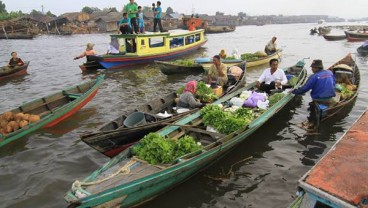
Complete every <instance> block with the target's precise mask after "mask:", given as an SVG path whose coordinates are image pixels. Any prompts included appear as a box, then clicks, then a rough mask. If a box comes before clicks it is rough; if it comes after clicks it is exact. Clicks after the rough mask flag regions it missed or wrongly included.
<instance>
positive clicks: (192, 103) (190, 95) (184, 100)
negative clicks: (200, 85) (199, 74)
mask: <svg viewBox="0 0 368 208" xmlns="http://www.w3.org/2000/svg"><path fill="white" fill-rule="evenodd" d="M196 91H197V82H196V81H190V82H188V83H186V84H185V88H184V91H183V94H181V95H180V97H179V102H178V108H197V107H202V106H204V105H205V104H204V103H201V102H198V101H196V99H195V97H194V96H195V94H196Z"/></svg>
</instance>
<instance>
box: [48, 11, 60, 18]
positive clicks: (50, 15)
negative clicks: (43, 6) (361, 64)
mask: <svg viewBox="0 0 368 208" xmlns="http://www.w3.org/2000/svg"><path fill="white" fill-rule="evenodd" d="M46 15H47V16H49V17H57V16H56V15H54V14H53V13H51V12H50V11H48V12H47V13H46Z"/></svg>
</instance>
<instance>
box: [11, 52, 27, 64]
mask: <svg viewBox="0 0 368 208" xmlns="http://www.w3.org/2000/svg"><path fill="white" fill-rule="evenodd" d="M10 55H11V59H10V60H9V66H11V67H14V66H23V65H24V62H23V61H22V59H21V58H18V54H17V52H11V53H10Z"/></svg>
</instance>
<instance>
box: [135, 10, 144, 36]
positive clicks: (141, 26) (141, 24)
mask: <svg viewBox="0 0 368 208" xmlns="http://www.w3.org/2000/svg"><path fill="white" fill-rule="evenodd" d="M137 18H138V27H139V33H142V34H144V19H143V18H144V16H143V10H142V7H141V6H139V7H138V13H137Z"/></svg>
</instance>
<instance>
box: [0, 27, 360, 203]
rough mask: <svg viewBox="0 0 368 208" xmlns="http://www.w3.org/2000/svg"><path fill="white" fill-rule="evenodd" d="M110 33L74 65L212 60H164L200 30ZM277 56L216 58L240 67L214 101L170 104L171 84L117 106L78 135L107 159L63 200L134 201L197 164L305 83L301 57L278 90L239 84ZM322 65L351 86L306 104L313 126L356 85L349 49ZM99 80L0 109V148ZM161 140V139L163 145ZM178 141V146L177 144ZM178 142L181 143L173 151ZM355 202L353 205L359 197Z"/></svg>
mask: <svg viewBox="0 0 368 208" xmlns="http://www.w3.org/2000/svg"><path fill="white" fill-rule="evenodd" d="M111 38H115V39H117V40H118V43H119V52H120V53H119V54H106V55H94V56H92V57H90V58H91V59H89V60H90V61H89V62H87V63H86V64H84V65H83V66H81V69H82V70H96V68H107V69H116V68H122V67H126V66H131V65H136V64H144V63H151V62H156V64H158V65H159V66H160V69H161V71H162V72H163V73H165V74H167V75H171V74H177V73H205V71H206V70H207V69H208V68H209V65H210V64H212V59H211V58H197V59H195V60H193V62H190V64H188V63H189V62H187V63H186V64H183V63H181V64H178V63H175V62H171V63H170V62H166V60H169V59H176V58H178V57H181V56H182V55H185V54H188V53H191V52H193V51H194V50H197V49H198V48H199V47H201V46H202V45H204V44H205V43H206V42H207V38H206V37H205V36H204V31H203V30H202V29H200V30H195V31H182V30H180V31H176V32H163V33H146V34H123V35H111ZM281 55H282V51H281V50H277V51H276V52H274V53H273V54H270V55H265V56H262V57H253V58H252V59H247V58H246V57H249V56H245V55H244V56H240V57H231V58H228V59H223V60H222V62H224V63H226V64H227V65H228V66H229V67H230V66H238V67H239V68H240V69H242V73H241V75H240V76H239V77H237V78H234V79H233V80H232V81H231V82H229V83H228V84H226V85H225V86H224V89H223V93H220V96H219V98H218V99H217V100H215V101H213V102H212V103H210V104H208V105H207V106H206V107H204V108H202V109H199V108H194V109H186V110H183V109H179V108H177V107H176V102H175V98H177V96H178V94H179V92H177V91H176V90H173V92H172V93H170V94H168V95H166V96H163V97H161V98H157V99H156V100H152V101H150V102H148V103H146V104H143V105H141V106H138V107H136V108H134V109H127V110H125V111H124V112H122V113H121V115H120V116H119V117H117V118H116V119H114V120H112V121H110V122H108V123H106V124H104V125H103V126H102V127H101V128H100V129H98V130H96V131H95V132H90V133H86V134H83V135H81V139H82V141H84V142H85V143H86V144H88V145H90V146H91V147H92V148H94V149H96V150H97V151H99V152H101V153H102V154H104V155H106V156H108V157H111V160H110V161H109V162H107V163H106V164H105V165H103V166H102V167H101V168H100V169H98V170H96V171H94V172H93V173H91V175H89V176H87V177H86V178H84V179H82V180H76V181H74V183H73V184H72V186H71V189H70V190H69V191H68V192H67V194H66V195H65V200H66V201H67V202H68V203H70V204H71V205H72V206H73V207H116V206H120V207H129V206H136V205H139V204H141V203H144V202H146V201H148V200H150V199H152V198H154V197H156V196H158V195H160V194H162V193H164V192H165V191H167V190H169V189H171V188H173V187H174V186H175V185H177V184H179V183H182V182H183V181H185V180H186V179H188V178H189V177H191V176H193V175H194V174H196V173H198V171H199V170H203V169H204V168H205V167H207V166H208V165H209V164H211V163H213V162H214V161H215V160H217V159H218V158H220V157H222V156H223V155H224V153H226V152H228V151H230V150H231V149H232V148H234V147H235V146H237V145H238V144H240V143H241V142H242V141H244V140H245V139H246V138H247V137H248V136H250V135H251V134H252V133H253V132H255V131H256V130H257V129H259V128H260V127H261V126H262V125H263V124H265V123H266V122H267V121H268V120H269V119H270V118H271V117H273V116H274V115H275V114H277V113H278V112H279V111H281V110H282V109H283V108H284V107H285V106H286V105H287V104H288V103H289V102H290V101H291V100H292V99H293V98H294V97H295V95H294V94H292V93H290V92H291V91H292V90H293V89H296V88H298V87H300V86H302V85H303V84H305V83H306V80H307V70H306V67H305V60H304V59H301V60H299V61H298V62H297V63H295V64H294V65H293V66H290V67H287V68H285V69H284V72H285V74H286V76H287V77H288V79H289V82H288V83H287V84H286V85H284V86H283V88H282V89H280V90H276V91H272V92H271V93H269V94H267V93H265V92H260V91H259V89H258V88H257V87H256V82H252V83H246V82H245V71H246V68H249V67H253V66H258V65H262V64H268V63H269V61H270V60H271V59H274V58H276V59H279V58H280V57H281ZM91 62H93V63H91ZM27 66H28V63H27V64H26V65H24V66H22V67H15V68H17V72H16V73H14V74H13V75H16V74H17V73H19V71H22V70H23V71H24V69H26V68H27ZM329 69H330V70H331V71H332V72H333V73H334V75H335V76H336V79H337V80H340V81H341V82H344V83H345V82H346V80H343V79H341V76H342V77H344V78H345V79H348V82H349V83H351V84H352V85H354V86H355V89H351V90H349V93H348V94H346V95H345V94H344V96H342V94H343V93H342V92H341V89H340V91H339V93H338V95H339V96H337V98H336V104H335V105H332V106H323V105H319V104H315V105H312V107H313V108H314V109H313V110H311V112H313V113H314V114H315V116H314V118H315V119H316V121H315V123H317V124H321V123H322V122H324V121H325V120H326V119H328V118H329V117H331V116H333V115H336V114H337V113H339V112H340V111H341V110H342V109H343V108H344V107H346V106H348V105H349V104H352V102H353V101H354V100H355V99H356V96H357V93H358V89H359V83H360V74H359V69H358V67H357V65H356V63H355V61H354V59H353V58H352V56H351V54H348V55H347V56H346V57H343V58H342V59H340V60H338V61H337V62H336V63H335V64H333V65H332V66H331V67H329ZM9 75H10V74H9V73H8V74H4V76H3V75H2V74H1V73H0V78H1V77H8V76H9ZM103 80H104V75H99V76H98V77H97V78H96V79H95V80H91V81H88V82H85V83H82V84H79V85H76V86H74V87H70V88H67V89H63V90H61V91H60V92H57V93H54V94H52V95H49V96H45V97H42V98H40V99H36V100H34V101H31V102H29V103H26V104H23V105H21V106H19V107H17V108H15V109H13V110H10V111H9V112H11V113H10V114H9V113H7V117H6V118H5V117H4V115H5V113H3V114H1V116H0V120H1V121H0V126H1V132H0V133H1V134H0V147H2V146H4V145H11V144H12V142H13V141H14V140H16V139H19V138H21V137H23V136H25V135H26V134H28V133H30V132H33V131H35V130H37V129H39V128H42V127H51V126H54V125H56V124H57V123H58V122H60V121H62V120H65V119H67V118H68V117H69V116H71V115H72V114H74V113H75V112H76V111H78V110H79V109H80V108H82V107H83V106H84V105H85V104H87V103H88V102H89V101H90V100H91V99H92V98H93V97H94V96H95V95H96V93H97V90H98V88H99V86H100V85H101V84H102V82H103ZM291 80H293V82H291ZM344 83H341V84H344ZM252 95H256V96H261V97H262V102H259V103H257V105H255V106H251V107H250V106H248V107H244V106H243V103H244V101H246V100H247V99H251V97H252ZM239 100H241V102H239ZM27 114H28V115H38V116H39V120H37V121H29V120H27V118H28V117H29V116H28V117H27V116H26V115H27ZM10 118H11V119H12V121H15V123H17V122H18V123H19V122H21V121H23V120H26V121H27V125H24V126H23V127H19V126H18V127H17V128H16V127H13V125H12V126H11V128H12V129H11V130H10V129H8V127H7V125H8V123H9V122H8V121H10ZM14 125H15V124H14ZM5 126H6V129H5ZM5 130H6V131H5ZM153 132H154V133H153ZM149 138H150V139H149ZM167 141H169V143H165V142H167ZM147 142H148V143H150V142H152V143H150V145H151V146H154V145H157V146H154V148H156V150H158V151H153V150H152V149H149V147H146V146H144V145H145V144H146V143H147ZM180 142H183V143H185V145H182V146H180V144H177V143H180ZM183 146H185V147H186V148H184V147H183ZM142 148H143V149H144V148H147V149H144V150H142ZM160 148H161V149H160ZM178 148H179V149H180V148H184V149H180V151H179V149H178ZM173 149H175V151H176V152H175V151H174V150H173ZM140 151H141V152H140ZM165 151H167V152H165ZM169 151H174V152H175V154H174V153H173V155H172V158H170V160H168V159H167V158H162V157H166V156H168V155H169ZM142 152H143V153H142ZM153 152H155V153H153ZM162 152H164V153H165V154H166V153H167V154H166V156H162V155H160V153H162ZM177 152H180V153H181V154H177ZM148 158H151V159H152V158H153V159H154V160H151V159H148ZM152 161H156V162H152ZM157 161H158V162H157ZM352 162H354V161H352ZM322 170H323V168H322ZM71 183H72V182H71ZM303 184H304V183H303ZM303 184H302V185H301V188H302V189H303V190H304V193H309V192H308V189H306V188H305V186H303ZM309 186H310V185H309ZM306 195H307V194H304V196H306ZM301 196H302V195H301ZM298 199H299V198H298ZM317 200H319V199H317ZM340 200H343V199H341V198H340ZM299 201H302V200H301V199H300V200H299ZM358 201H359V202H358V203H361V200H358ZM331 203H332V204H333V203H334V202H333V201H331ZM346 203H351V201H348V202H346ZM295 204H298V205H301V204H302V203H299V202H298V203H295ZM295 204H294V205H295ZM352 206H354V205H352ZM295 207H298V206H296V205H295ZM300 207H302V206H300ZM308 207H314V206H308Z"/></svg>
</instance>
